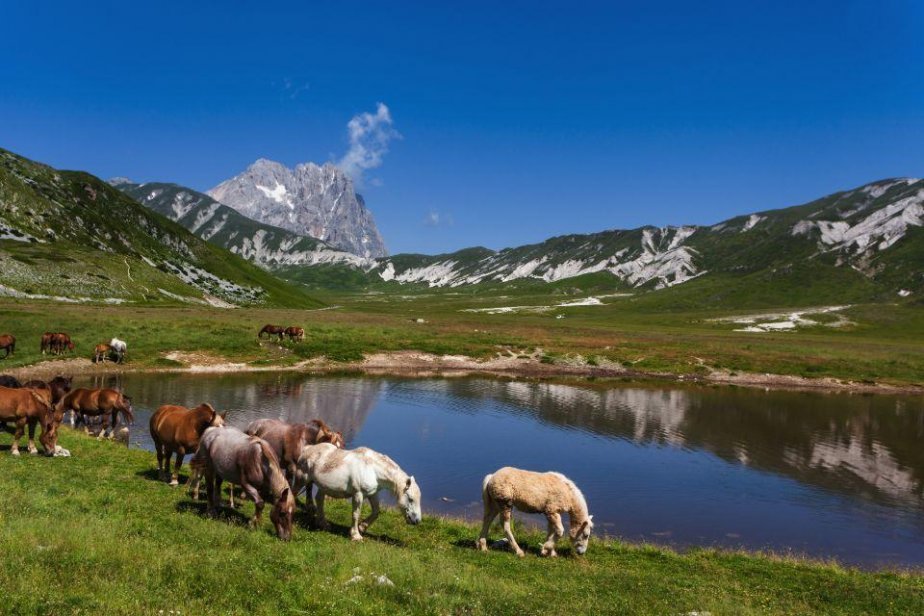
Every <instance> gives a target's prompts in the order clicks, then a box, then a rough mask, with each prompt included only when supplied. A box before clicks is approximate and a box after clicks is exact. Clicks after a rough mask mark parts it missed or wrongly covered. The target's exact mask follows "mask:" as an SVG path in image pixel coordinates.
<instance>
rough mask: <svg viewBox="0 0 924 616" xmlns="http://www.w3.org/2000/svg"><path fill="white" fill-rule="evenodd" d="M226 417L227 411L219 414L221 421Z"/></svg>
mask: <svg viewBox="0 0 924 616" xmlns="http://www.w3.org/2000/svg"><path fill="white" fill-rule="evenodd" d="M227 417H228V411H225V412H224V413H222V414H221V418H222V419H225V418H227Z"/></svg>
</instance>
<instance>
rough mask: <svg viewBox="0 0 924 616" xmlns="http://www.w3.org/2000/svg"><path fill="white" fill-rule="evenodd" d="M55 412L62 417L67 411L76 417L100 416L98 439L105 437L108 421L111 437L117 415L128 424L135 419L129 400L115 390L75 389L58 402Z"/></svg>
mask: <svg viewBox="0 0 924 616" xmlns="http://www.w3.org/2000/svg"><path fill="white" fill-rule="evenodd" d="M55 410H56V411H57V412H59V413H61V414H62V415H63V414H64V413H66V412H67V411H73V412H74V413H75V414H76V415H84V416H90V417H98V416H102V418H103V429H102V431H101V432H100V433H99V438H103V437H104V436H107V435H106V432H107V431H109V429H110V426H109V422H110V421H111V422H112V431H111V432H110V433H109V435H108V436H109V437H110V438H111V437H112V433H113V432H115V429H116V426H118V424H119V413H121V414H122V417H123V419H125V421H126V422H128V423H131V422H132V421H134V419H135V415H134V413H133V412H132V402H131V398H129V397H128V396H126V395H125V394H123V393H122V392H120V391H118V390H116V389H84V388H80V389H75V390H74V391H72V392H70V393H68V394H67V395H66V396H64V397H63V398H62V399H61V401H60V402H58V404H57V405H56V406H55Z"/></svg>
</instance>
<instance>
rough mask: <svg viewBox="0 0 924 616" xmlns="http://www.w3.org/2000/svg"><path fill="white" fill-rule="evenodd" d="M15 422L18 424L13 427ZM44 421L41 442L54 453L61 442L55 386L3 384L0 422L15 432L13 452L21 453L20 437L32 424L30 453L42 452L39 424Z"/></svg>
mask: <svg viewBox="0 0 924 616" xmlns="http://www.w3.org/2000/svg"><path fill="white" fill-rule="evenodd" d="M6 422H11V423H13V424H14V425H15V428H10V427H9V426H7V425H6ZM39 422H41V424H42V434H41V436H39V442H40V443H41V444H42V447H43V448H44V449H45V454H46V455H49V456H50V455H54V454H55V451H56V445H57V441H58V438H57V430H56V428H57V425H56V423H55V413H54V411H53V410H52V402H51V390H44V389H32V388H19V389H13V388H10V387H0V426H2V429H3V430H5V431H7V432H11V433H12V434H13V446H12V448H11V449H10V453H12V454H13V455H14V456H18V455H19V439H21V438H22V435H23V433H24V432H25V428H26V426H27V425H28V426H29V453H38V449H36V447H35V426H36V425H37V424H38V423H39Z"/></svg>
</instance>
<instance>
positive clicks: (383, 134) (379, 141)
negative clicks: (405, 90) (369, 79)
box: [337, 103, 401, 184]
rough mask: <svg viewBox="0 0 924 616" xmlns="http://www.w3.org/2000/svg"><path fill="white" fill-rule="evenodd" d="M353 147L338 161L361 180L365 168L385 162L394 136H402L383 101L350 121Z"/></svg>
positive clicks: (371, 167)
mask: <svg viewBox="0 0 924 616" xmlns="http://www.w3.org/2000/svg"><path fill="white" fill-rule="evenodd" d="M347 134H348V137H349V141H350V149H349V150H347V153H346V154H344V155H343V158H341V159H340V160H339V161H338V162H337V166H338V167H340V168H341V169H343V171H344V172H346V173H347V174H348V175H349V176H350V177H351V178H353V181H354V182H356V183H357V184H362V180H363V172H365V171H367V170H369V169H376V168H378V167H381V166H382V159H383V158H384V157H385V154H387V153H388V144H389V143H390V142H391V141H392V139H400V138H401V133H399V132H398V131H397V130H395V128H394V121H393V120H392V119H391V112H390V111H389V109H388V106H387V105H385V104H384V103H378V104H377V105H376V108H375V113H369V112H368V111H367V112H364V113H360V114H357V115H355V116H353V118H352V119H351V120H350V121H349V123H348V124H347Z"/></svg>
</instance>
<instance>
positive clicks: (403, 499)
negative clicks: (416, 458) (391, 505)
mask: <svg viewBox="0 0 924 616" xmlns="http://www.w3.org/2000/svg"><path fill="white" fill-rule="evenodd" d="M398 506H399V507H401V510H402V511H403V512H404V520H405V521H406V522H407V523H408V524H420V519H421V513H420V486H418V485H417V481H416V480H415V479H414V477H412V476H410V475H408V478H407V481H406V482H405V484H404V486H403V488H402V489H401V494H400V496H399V497H398Z"/></svg>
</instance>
